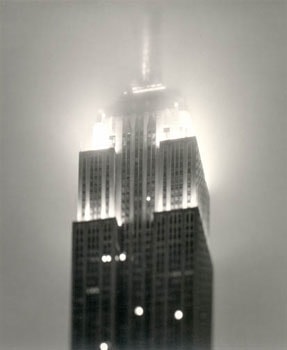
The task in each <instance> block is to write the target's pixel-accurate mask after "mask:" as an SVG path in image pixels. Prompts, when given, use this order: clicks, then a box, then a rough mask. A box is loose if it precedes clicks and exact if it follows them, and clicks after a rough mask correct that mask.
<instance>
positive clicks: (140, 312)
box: [134, 306, 144, 316]
mask: <svg viewBox="0 0 287 350" xmlns="http://www.w3.org/2000/svg"><path fill="white" fill-rule="evenodd" d="M134 313H135V315H136V316H142V315H143V314H144V309H143V308H142V307H141V306H136V307H135V309H134Z"/></svg>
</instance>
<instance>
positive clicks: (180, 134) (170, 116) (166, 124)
mask: <svg viewBox="0 0 287 350" xmlns="http://www.w3.org/2000/svg"><path fill="white" fill-rule="evenodd" d="M192 136H195V129H194V125H193V123H192V118H191V115H190V113H189V112H188V111H183V110H178V109H177V108H175V109H172V110H165V111H163V113H161V115H159V116H158V118H157V121H156V145H157V147H159V144H160V142H161V141H166V140H175V139H182V138H185V137H192Z"/></svg>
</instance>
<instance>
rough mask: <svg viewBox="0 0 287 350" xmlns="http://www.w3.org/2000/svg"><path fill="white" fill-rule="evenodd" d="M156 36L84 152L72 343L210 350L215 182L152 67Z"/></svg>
mask: <svg viewBox="0 0 287 350" xmlns="http://www.w3.org/2000/svg"><path fill="white" fill-rule="evenodd" d="M149 27H152V26H150V25H148V28H149ZM147 32H148V31H147V30H145V33H147ZM149 37H150V34H149V35H147V34H145V36H144V45H143V47H144V49H143V63H142V81H141V84H139V86H133V87H131V88H130V89H128V90H127V91H125V92H124V93H123V95H122V96H121V97H120V99H119V101H118V102H117V103H116V104H115V105H114V106H113V108H111V110H109V112H108V113H107V114H105V113H104V112H100V113H99V115H98V118H97V122H96V125H95V129H94V149H93V150H90V151H86V152H81V153H80V159H79V193H78V198H79V200H78V218H77V222H74V223H73V262H72V283H73V286H72V349H73V350H92V349H93V350H95V349H100V350H108V349H116V350H117V349H125V350H128V349H142V350H143V349H144V350H149V349H153V350H156V349H166V350H167V349H173V350H174V349H182V350H185V349H193V350H210V349H211V318H212V263H211V259H210V253H209V249H208V244H207V236H208V230H209V195H208V189H207V186H206V182H205V178H204V172H203V168H202V164H201V160H200V155H199V150H198V146H197V141H196V137H195V136H194V131H193V125H192V120H191V118H190V114H189V113H188V112H187V110H186V107H185V104H184V101H183V100H182V98H181V97H180V96H179V95H178V94H177V92H175V91H171V90H169V89H167V88H166V87H165V86H164V85H163V84H161V83H160V82H158V81H157V80H156V78H155V74H154V73H153V74H152V73H151V66H150V63H151V62H150V58H151V57H152V55H151V54H149V50H151V48H150V40H149Z"/></svg>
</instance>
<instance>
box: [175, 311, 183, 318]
mask: <svg viewBox="0 0 287 350" xmlns="http://www.w3.org/2000/svg"><path fill="white" fill-rule="evenodd" d="M174 318H175V319H176V320H178V321H179V320H181V319H182V318H183V312H182V311H181V310H176V311H175V313H174Z"/></svg>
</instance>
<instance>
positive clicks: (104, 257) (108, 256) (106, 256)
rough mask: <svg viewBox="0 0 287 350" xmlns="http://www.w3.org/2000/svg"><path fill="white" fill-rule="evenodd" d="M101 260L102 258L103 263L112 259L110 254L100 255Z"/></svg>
mask: <svg viewBox="0 0 287 350" xmlns="http://www.w3.org/2000/svg"><path fill="white" fill-rule="evenodd" d="M101 260H102V262H103V263H106V262H111V261H112V257H111V256H110V255H102V257H101Z"/></svg>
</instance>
